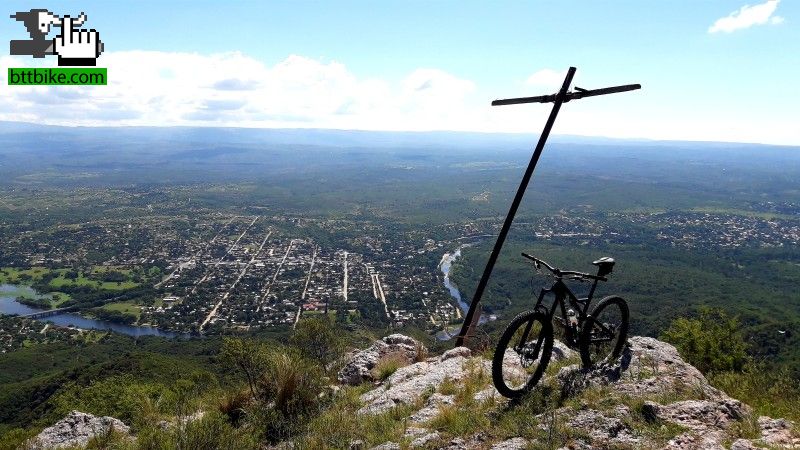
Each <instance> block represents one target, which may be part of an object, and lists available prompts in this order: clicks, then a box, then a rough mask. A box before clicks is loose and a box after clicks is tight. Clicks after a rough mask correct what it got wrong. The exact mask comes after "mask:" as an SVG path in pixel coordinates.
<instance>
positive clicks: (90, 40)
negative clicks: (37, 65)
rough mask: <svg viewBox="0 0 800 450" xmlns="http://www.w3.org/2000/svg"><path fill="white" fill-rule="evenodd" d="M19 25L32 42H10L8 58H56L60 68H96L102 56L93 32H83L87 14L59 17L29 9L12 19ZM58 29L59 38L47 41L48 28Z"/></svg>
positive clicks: (101, 43)
mask: <svg viewBox="0 0 800 450" xmlns="http://www.w3.org/2000/svg"><path fill="white" fill-rule="evenodd" d="M11 18H12V19H16V20H17V21H18V22H22V23H23V24H24V25H25V28H26V29H27V30H28V34H30V37H31V39H21V40H12V41H11V55H15V56H32V57H34V58H44V57H45V56H47V55H57V56H58V65H59V66H96V65H97V58H98V57H99V56H100V54H102V53H103V50H104V49H105V48H104V45H103V42H102V41H100V34H99V33H98V32H97V30H95V29H89V30H84V29H81V28H80V27H81V26H83V24H84V23H86V20H87V18H86V14H85V13H83V12H82V13H80V14H79V15H78V17H75V18H73V17H70V16H68V15H65V16H63V17H58V15H56V14H53V13H52V12H50V11H48V10H46V9H31V10H30V11H27V12H18V13H16V14H13V15H12V16H11ZM54 27H58V28H60V29H61V31H60V34H58V35H56V36H55V37H54V38H51V39H48V38H47V34H48V33H50V30H51V28H54Z"/></svg>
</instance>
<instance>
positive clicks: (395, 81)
mask: <svg viewBox="0 0 800 450" xmlns="http://www.w3.org/2000/svg"><path fill="white" fill-rule="evenodd" d="M757 1H758V0H757ZM46 3H47V4H46V5H45V4H41V5H40V4H32V3H30V2H23V1H16V0H15V1H9V2H6V3H4V4H5V5H6V8H7V13H8V14H13V13H14V12H16V11H25V10H28V9H31V8H32V7H46V8H48V9H50V10H51V11H54V12H57V13H59V14H77V13H78V12H80V11H85V12H86V13H87V15H88V17H89V22H88V24H87V27H92V28H96V29H97V30H98V31H99V32H100V35H101V37H102V39H103V40H104V42H105V43H106V49H107V53H105V54H104V55H102V56H101V57H100V59H99V60H98V65H99V66H100V67H108V68H109V85H108V86H97V87H63V86H54V87H46V86H40V87H22V86H7V80H5V78H6V74H7V68H9V67H48V66H53V65H54V64H55V62H54V61H53V60H45V61H41V60H34V59H32V58H28V59H25V58H22V57H11V56H7V54H6V53H3V54H2V55H0V64H1V65H2V68H0V76H2V77H3V81H2V84H3V88H2V89H0V120H2V121H13V122H30V123H41V124H52V125H66V126H210V127H254V128H331V129H357V130H388V131H427V130H447V131H480V132H490V133H493V132H503V133H507V132H511V133H518V132H526V133H537V132H538V131H539V129H540V128H541V125H542V122H543V120H544V118H545V116H546V115H547V113H548V112H549V107H548V106H544V105H526V106H510V107H498V108H492V107H490V106H489V102H490V101H491V100H492V99H495V98H503V97H516V96H526V95H539V94H547V93H552V92H554V91H555V90H556V89H557V87H558V85H559V84H560V82H561V78H562V77H563V73H564V71H565V70H566V68H567V67H568V66H570V65H574V66H576V67H577V68H578V73H577V77H576V81H575V83H574V84H573V85H577V86H580V87H583V88H589V89H591V88H598V87H605V86H609V85H617V84H627V83H641V84H642V85H643V89H642V90H641V91H637V92H631V93H625V94H620V95H615V96H608V97H601V98H594V99H587V100H581V101H577V102H574V103H569V104H567V105H566V106H565V108H564V109H563V110H562V116H561V117H560V118H559V122H558V123H557V125H556V128H555V130H554V132H555V133H556V134H570V135H583V136H603V137H613V138H645V139H659V140H698V141H729V142H753V143H766V144H780V145H800V128H798V127H797V126H796V122H797V113H796V106H795V105H796V103H798V101H800V90H798V88H797V86H796V80H797V79H800V64H798V62H797V58H796V55H797V54H799V53H800V33H799V32H798V29H797V28H796V27H795V23H796V17H797V16H798V12H800V7H798V5H797V4H796V3H789V2H785V1H783V2H782V1H780V0H766V1H761V2H759V3H755V4H745V2H744V1H743V0H730V1H728V0H726V1H720V2H709V3H702V4H698V3H696V2H690V1H688V0H687V1H680V2H673V3H670V4H658V3H655V4H653V3H642V2H635V1H615V2H612V3H604V4H603V5H598V4H593V3H588V2H587V3H584V4H580V5H570V6H569V7H567V6H563V5H559V4H550V3H543V2H538V3H530V2H503V3H502V4H484V3H481V2H455V1H441V2H394V1H393V2H382V3H380V4H374V3H371V2H365V1H346V2H340V3H337V4H336V5H333V4H319V3H313V2H286V3H283V2H281V3H278V2H270V3H266V4H261V3H258V2H249V1H248V2H237V3H236V4H233V5H226V6H225V7H224V9H223V8H220V7H219V6H218V4H216V3H214V2H210V1H197V2H191V3H185V2H176V3H169V4H164V3H163V2H155V1H141V2H135V3H134V2H113V3H109V2H100V1H96V0H91V1H89V0H87V1H83V2H81V3H80V4H75V3H74V2H65V1H51V2H46ZM4 23H5V25H4V26H2V27H0V41H3V42H6V41H8V40H10V39H22V38H25V37H26V32H25V29H24V28H23V27H21V26H20V25H19V24H18V23H16V22H14V20H13V19H7V20H5V21H4Z"/></svg>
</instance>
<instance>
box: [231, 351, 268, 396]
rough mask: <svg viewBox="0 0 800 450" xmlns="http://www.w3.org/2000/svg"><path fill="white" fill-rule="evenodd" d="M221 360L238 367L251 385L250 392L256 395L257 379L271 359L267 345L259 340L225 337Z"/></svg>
mask: <svg viewBox="0 0 800 450" xmlns="http://www.w3.org/2000/svg"><path fill="white" fill-rule="evenodd" d="M220 360H221V361H222V363H223V364H226V365H231V366H234V367H236V368H238V369H239V370H240V371H241V372H242V374H243V375H244V377H245V379H246V380H247V385H248V386H249V387H250V394H251V395H252V396H254V397H255V396H256V381H257V380H258V377H259V376H260V375H261V374H262V373H264V371H265V369H266V366H267V363H268V361H269V351H268V349H267V347H266V346H265V345H264V344H262V343H259V342H255V341H251V340H245V339H235V338H225V339H224V340H223V341H222V349H221V350H220Z"/></svg>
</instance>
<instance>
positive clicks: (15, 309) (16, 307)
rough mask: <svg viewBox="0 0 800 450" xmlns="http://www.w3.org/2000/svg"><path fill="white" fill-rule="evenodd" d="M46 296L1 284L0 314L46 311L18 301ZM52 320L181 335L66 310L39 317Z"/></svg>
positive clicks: (64, 324) (123, 331)
mask: <svg viewBox="0 0 800 450" xmlns="http://www.w3.org/2000/svg"><path fill="white" fill-rule="evenodd" d="M19 296H24V297H35V298H46V297H47V296H46V295H42V294H39V293H38V292H36V291H35V290H33V289H32V288H31V287H30V286H22V285H14V284H0V314H15V315H24V314H32V313H36V312H41V311H45V310H43V309H39V308H32V307H30V306H27V305H23V304H21V303H19V302H17V297H19ZM37 320H41V321H45V322H51V323H53V324H55V325H59V326H62V327H77V328H83V329H87V330H88V329H93V330H111V331H114V332H115V333H121V334H127V335H128V336H161V337H166V338H173V337H177V336H179V334H178V333H173V332H171V331H165V330H161V329H158V328H156V327H137V326H132V325H123V324H120V323H115V322H109V321H107V320H96V319H88V318H86V317H83V316H81V315H80V314H77V313H71V312H66V313H63V314H56V315H54V316H49V317H45V318H43V319H37Z"/></svg>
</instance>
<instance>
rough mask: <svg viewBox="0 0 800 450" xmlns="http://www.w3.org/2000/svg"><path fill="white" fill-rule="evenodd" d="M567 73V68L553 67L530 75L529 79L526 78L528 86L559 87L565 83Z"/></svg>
mask: <svg viewBox="0 0 800 450" xmlns="http://www.w3.org/2000/svg"><path fill="white" fill-rule="evenodd" d="M566 75H567V71H566V70H562V71H557V70H553V69H542V70H539V71H537V72H534V73H533V75H531V76H529V77H528V79H527V80H525V84H526V85H528V86H541V87H549V88H559V87H561V85H562V84H563V83H564V77H565V76H566Z"/></svg>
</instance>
